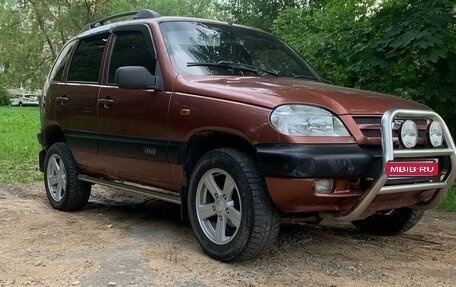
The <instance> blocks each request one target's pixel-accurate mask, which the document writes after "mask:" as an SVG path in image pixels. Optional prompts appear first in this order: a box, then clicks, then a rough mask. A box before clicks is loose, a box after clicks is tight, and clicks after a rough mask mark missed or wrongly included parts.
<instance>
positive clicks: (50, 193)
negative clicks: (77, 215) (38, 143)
mask: <svg viewBox="0 0 456 287" xmlns="http://www.w3.org/2000/svg"><path fill="white" fill-rule="evenodd" d="M44 166H45V169H44V185H45V187H46V194H47V197H48V200H49V203H50V204H51V206H52V207H53V208H55V209H58V210H64V211H71V210H78V209H81V208H82V207H83V206H84V205H85V204H86V203H87V201H88V200H89V197H90V189H91V186H90V184H88V183H85V182H82V181H80V180H79V179H78V176H79V168H78V166H77V164H76V162H75V160H74V158H73V155H72V153H71V151H70V149H69V148H68V146H67V145H66V144H65V143H56V144H53V145H52V146H51V147H50V148H49V150H48V151H47V153H46V158H45V162H44Z"/></svg>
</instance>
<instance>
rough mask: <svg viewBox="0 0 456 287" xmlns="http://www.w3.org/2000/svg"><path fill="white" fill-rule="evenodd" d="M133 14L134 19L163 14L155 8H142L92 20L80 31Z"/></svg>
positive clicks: (156, 16)
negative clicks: (154, 9)
mask: <svg viewBox="0 0 456 287" xmlns="http://www.w3.org/2000/svg"><path fill="white" fill-rule="evenodd" d="M133 15H134V17H133V19H134V20H136V19H152V18H158V17H160V16H161V15H160V14H158V13H157V12H155V11H153V10H149V9H142V10H138V11H130V12H124V13H120V14H115V15H111V16H108V17H105V18H102V19H100V20H97V21H94V22H91V23H89V24H87V25H85V26H84V28H82V30H81V31H80V32H79V33H82V32H85V31H88V30H90V29H93V28H96V27H100V26H103V25H105V23H106V22H107V21H110V20H113V19H117V18H123V17H127V16H133Z"/></svg>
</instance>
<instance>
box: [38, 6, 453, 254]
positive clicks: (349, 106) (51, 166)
mask: <svg viewBox="0 0 456 287" xmlns="http://www.w3.org/2000/svg"><path fill="white" fill-rule="evenodd" d="M126 16H134V19H133V20H128V21H121V22H115V23H111V24H107V22H109V21H111V20H113V19H115V18H117V17H126ZM43 96H44V97H43V100H42V103H41V124H42V125H41V132H40V134H39V135H38V138H39V141H40V143H41V145H42V147H43V150H42V151H41V152H40V169H41V170H42V171H44V182H45V187H46V192H47V196H48V198H49V201H50V204H51V205H52V207H54V208H56V209H59V210H76V209H80V208H82V207H83V206H84V204H86V203H87V201H88V199H89V196H90V189H91V185H93V184H101V185H106V186H110V187H115V188H119V189H122V190H125V191H130V192H136V193H140V194H142V195H146V196H150V197H154V198H158V199H162V200H166V201H169V202H173V203H176V204H180V205H181V206H182V208H181V213H182V217H183V218H188V219H189V221H190V223H191V225H192V228H193V230H194V232H195V234H196V237H197V239H198V241H199V243H200V244H201V246H202V248H203V250H204V251H205V252H206V253H207V254H209V255H210V256H211V257H213V258H216V259H219V260H222V261H234V260H242V259H244V260H245V259H253V258H256V257H258V256H259V255H260V254H262V253H264V251H265V250H267V249H268V248H269V247H271V245H272V244H273V243H274V241H275V239H276V237H277V233H278V230H279V221H280V219H281V218H283V217H290V216H291V217H293V218H294V219H298V220H303V221H306V220H307V221H308V220H312V221H317V222H318V221H320V220H321V219H323V218H329V219H333V220H339V221H349V222H353V224H354V225H355V226H356V227H357V228H358V229H359V230H360V231H362V232H366V233H371V234H381V235H393V234H398V233H401V232H404V231H407V230H408V229H410V228H411V227H412V226H413V225H414V224H415V223H417V222H418V221H419V219H420V218H421V216H422V214H423V210H424V209H426V208H431V207H434V206H435V205H436V204H437V203H438V201H439V199H440V198H441V197H442V196H443V195H444V194H445V192H446V191H447V190H448V188H449V187H450V186H451V185H452V184H453V183H454V180H455V176H456V172H455V168H454V167H455V161H456V155H455V145H454V142H453V140H452V138H451V135H450V133H449V131H448V128H447V126H446V124H445V123H444V121H443V120H442V118H441V117H440V116H439V115H438V114H436V113H435V112H433V111H432V110H431V109H429V108H428V107H426V106H423V105H421V104H418V103H414V102H410V101H407V100H404V99H401V98H397V97H393V96H388V95H384V94H379V93H373V92H367V91H361V90H355V89H348V88H343V87H337V86H334V85H331V84H330V83H328V82H327V81H325V80H324V79H323V78H322V76H321V75H320V74H318V72H317V71H315V69H313V68H312V66H311V65H310V64H309V63H307V62H306V61H305V60H304V59H303V58H302V57H301V56H300V55H298V54H297V53H296V52H295V51H294V50H293V49H292V48H290V47H289V46H288V45H287V44H285V43H284V42H282V41H281V40H279V39H278V38H276V37H275V36H273V35H271V34H269V33H266V32H263V31H261V30H258V29H254V28H249V27H243V26H239V25H234V24H231V23H223V22H217V21H210V20H202V19H193V18H182V17H160V15H158V14H157V13H156V12H154V11H150V10H141V11H139V12H134V13H124V14H121V15H115V16H111V17H108V18H104V19H101V20H99V21H97V22H94V23H90V24H88V25H87V26H86V28H84V30H83V31H81V32H80V33H79V34H78V35H77V36H76V37H75V38H73V39H71V40H70V41H69V42H68V43H67V44H66V45H65V46H64V47H63V49H62V52H61V53H60V55H59V56H58V58H57V59H56V61H55V63H54V66H53V68H52V70H51V72H50V73H49V76H48V78H47V80H46V83H45V85H44V90H43ZM413 166H414V167H415V169H416V168H420V166H426V167H427V168H428V170H425V171H426V172H425V173H424V174H417V173H416V172H415V173H412V171H413V170H412V167H413ZM430 167H432V172H430ZM401 171H402V172H403V173H401ZM404 171H406V172H405V173H404ZM391 172H393V173H394V172H396V174H391ZM407 172H408V173H407Z"/></svg>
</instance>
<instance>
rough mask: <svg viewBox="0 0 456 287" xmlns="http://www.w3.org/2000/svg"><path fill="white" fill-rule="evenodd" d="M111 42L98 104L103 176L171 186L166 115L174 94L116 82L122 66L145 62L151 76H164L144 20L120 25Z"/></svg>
mask: <svg viewBox="0 0 456 287" xmlns="http://www.w3.org/2000/svg"><path fill="white" fill-rule="evenodd" d="M110 42H111V43H112V44H111V47H110V50H111V53H110V59H109V61H108V65H107V67H106V71H107V72H106V78H105V79H104V81H105V85H103V86H102V88H101V90H100V94H99V104H98V125H99V132H100V135H99V141H98V148H99V153H100V156H101V157H102V162H103V164H104V169H105V174H106V176H109V177H111V178H113V179H120V180H126V181H131V182H136V183H142V184H150V185H154V186H159V187H162V188H167V189H170V183H171V182H172V177H171V168H170V165H169V164H168V160H167V144H168V141H167V136H168V132H167V117H168V104H169V100H170V96H171V93H170V92H166V91H158V90H152V89H150V90H127V89H120V88H119V87H118V86H117V85H116V80H115V75H116V71H117V69H118V68H120V67H124V66H143V67H145V68H147V70H149V72H150V73H151V74H152V75H157V76H158V75H159V74H160V73H159V68H158V66H159V65H158V63H157V60H156V54H155V49H154V45H153V40H152V35H151V32H150V29H149V27H148V26H147V25H145V24H137V25H130V26H121V27H117V28H115V29H114V31H113V35H112V41H110ZM158 81H159V82H160V80H158ZM106 103H108V104H106Z"/></svg>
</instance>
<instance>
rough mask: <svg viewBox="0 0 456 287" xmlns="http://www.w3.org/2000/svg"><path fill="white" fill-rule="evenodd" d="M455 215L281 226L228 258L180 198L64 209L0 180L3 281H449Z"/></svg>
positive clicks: (103, 193) (39, 193) (115, 198)
mask: <svg viewBox="0 0 456 287" xmlns="http://www.w3.org/2000/svg"><path fill="white" fill-rule="evenodd" d="M455 220H456V214H455V213H443V212H439V211H429V212H427V213H426V214H425V216H424V218H423V220H422V222H421V223H420V224H419V225H418V226H416V227H415V228H414V229H412V230H411V231H409V232H408V233H407V234H405V235H402V236H398V237H390V238H385V237H373V236H365V235H361V234H359V233H357V232H356V230H355V229H354V228H352V227H351V226H350V225H348V224H342V225H340V224H338V225H336V224H329V223H326V224H322V225H318V226H314V225H298V224H294V225H291V224H289V225H282V227H281V232H280V235H279V239H278V242H277V244H276V246H275V248H274V249H273V250H272V252H271V253H270V254H268V255H267V256H264V257H262V258H261V259H259V260H257V261H254V262H247V263H237V264H225V263H220V262H217V261H214V260H212V259H210V258H208V257H207V256H206V255H204V254H203V252H202V251H201V249H200V247H199V245H198V243H197V241H196V239H195V238H194V236H193V232H192V230H191V227H190V225H189V224H188V223H185V222H181V221H180V220H179V208H178V206H174V205H171V204H167V203H163V202H159V201H154V200H149V199H145V198H142V197H137V196H129V195H127V194H124V193H120V192H117V191H114V190H107V189H103V188H100V187H97V188H95V189H94V191H93V192H92V197H91V199H90V203H89V204H88V205H87V207H86V208H84V209H83V210H82V211H79V212H72V213H63V212H58V211H55V210H53V209H51V208H50V206H49V205H48V203H47V199H46V196H45V192H44V187H43V185H42V183H41V182H36V183H32V184H27V185H23V184H8V185H5V184H3V185H1V184H0V286H1V287H3V286H52V287H53V286H56V287H57V286H58V287H60V286H327V287H333V286H433V287H435V286H455V285H456V225H455Z"/></svg>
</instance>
